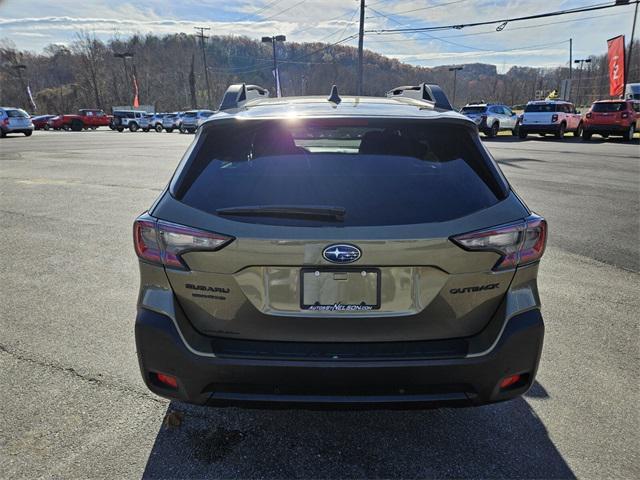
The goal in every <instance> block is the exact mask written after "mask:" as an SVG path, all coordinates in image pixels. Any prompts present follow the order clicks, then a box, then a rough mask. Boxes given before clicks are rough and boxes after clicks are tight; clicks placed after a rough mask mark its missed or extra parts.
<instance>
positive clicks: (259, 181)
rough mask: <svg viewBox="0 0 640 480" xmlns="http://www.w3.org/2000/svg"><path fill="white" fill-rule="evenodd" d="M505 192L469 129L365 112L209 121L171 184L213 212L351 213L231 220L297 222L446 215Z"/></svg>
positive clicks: (385, 221) (421, 219) (396, 221)
mask: <svg viewBox="0 0 640 480" xmlns="http://www.w3.org/2000/svg"><path fill="white" fill-rule="evenodd" d="M506 192H507V186H506V184H505V183H504V180H503V179H502V176H501V174H500V173H499V172H498V171H497V168H496V167H495V164H494V163H493V161H492V160H490V159H489V158H488V156H487V154H486V152H485V151H484V150H483V148H482V147H481V145H480V143H479V140H478V139H477V136H476V135H474V132H473V131H472V130H470V129H468V127H464V126H460V125H451V124H447V125H443V124H442V123H439V124H434V123H433V122H429V121H422V122H418V121H412V122H408V121H407V122H395V123H394V122H393V121H390V120H384V121H381V120H367V119H353V120H351V119H316V120H304V121H296V122H288V123H285V122H278V121H273V120H271V121H243V122H240V121H233V122H227V123H226V124H219V125H212V126H210V127H209V128H207V129H206V130H205V131H204V132H203V133H202V136H201V138H200V142H199V144H198V145H196V147H195V148H194V151H193V153H192V158H190V159H189V160H188V161H187V163H186V165H185V168H184V169H183V170H182V172H181V173H180V174H179V178H178V179H177V181H176V183H175V185H174V186H173V188H172V193H173V194H174V196H175V197H176V198H178V200H181V201H182V202H184V203H186V204H188V205H190V206H193V207H195V208H198V209H200V210H204V211H206V212H209V213H211V214H220V212H219V211H218V210H219V209H229V208H233V207H235V208H238V207H249V206H252V207H253V206H261V207H265V206H266V207H273V206H286V207H296V208H303V209H304V208H305V207H307V208H318V207H338V208H340V209H342V210H343V211H344V212H345V214H344V216H343V217H342V218H340V219H339V220H336V219H333V220H331V219H324V220H318V219H317V218H316V219H312V218H277V216H268V215H256V216H250V215H242V216H226V217H225V218H228V219H232V220H237V221H245V222H252V223H265V224H272V225H300V226H324V225H328V224H329V225H331V226H336V225H338V226H339V225H344V226H366V225H369V226H373V225H402V224H415V223H429V222H442V221H446V220H451V219H454V218H459V217H462V216H465V215H468V214H470V213H473V212H475V211H478V210H481V209H484V208H487V207H490V206H492V205H494V204H496V203H497V202H498V201H499V200H501V199H502V198H504V196H505V195H506Z"/></svg>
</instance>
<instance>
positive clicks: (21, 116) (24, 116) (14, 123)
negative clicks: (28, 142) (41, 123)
mask: <svg viewBox="0 0 640 480" xmlns="http://www.w3.org/2000/svg"><path fill="white" fill-rule="evenodd" d="M6 112H7V120H8V122H7V126H8V127H9V129H10V130H17V129H20V128H29V127H30V126H31V119H30V118H29V114H28V113H27V112H25V111H23V110H19V109H15V110H6Z"/></svg>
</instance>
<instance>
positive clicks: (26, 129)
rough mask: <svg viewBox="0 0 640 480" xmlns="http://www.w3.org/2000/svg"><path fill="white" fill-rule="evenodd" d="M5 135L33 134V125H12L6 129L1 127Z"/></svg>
mask: <svg viewBox="0 0 640 480" xmlns="http://www.w3.org/2000/svg"><path fill="white" fill-rule="evenodd" d="M0 128H2V131H3V132H4V133H24V132H33V130H34V126H33V125H24V126H20V127H14V126H12V125H7V126H6V127H0Z"/></svg>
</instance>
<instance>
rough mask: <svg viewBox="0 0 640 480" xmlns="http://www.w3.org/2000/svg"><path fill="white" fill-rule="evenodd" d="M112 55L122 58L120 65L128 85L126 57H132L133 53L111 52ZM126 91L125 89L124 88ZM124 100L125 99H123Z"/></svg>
mask: <svg viewBox="0 0 640 480" xmlns="http://www.w3.org/2000/svg"><path fill="white" fill-rule="evenodd" d="M113 56H114V57H116V58H121V59H122V66H123V69H124V78H125V85H129V69H128V68H127V58H133V53H131V52H122V53H118V52H116V53H114V54H113ZM128 89H129V87H127V90H128ZM125 91H126V90H125ZM125 101H127V100H126V99H125Z"/></svg>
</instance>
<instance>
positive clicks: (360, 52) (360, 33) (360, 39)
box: [356, 0, 366, 96]
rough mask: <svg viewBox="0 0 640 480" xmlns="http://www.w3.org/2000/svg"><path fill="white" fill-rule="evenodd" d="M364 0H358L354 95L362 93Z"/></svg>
mask: <svg viewBox="0 0 640 480" xmlns="http://www.w3.org/2000/svg"><path fill="white" fill-rule="evenodd" d="M365 7H366V5H365V0H360V30H359V31H358V84H357V86H356V95H358V96H360V95H362V67H363V63H362V62H363V55H364V52H363V48H364V9H365Z"/></svg>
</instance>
